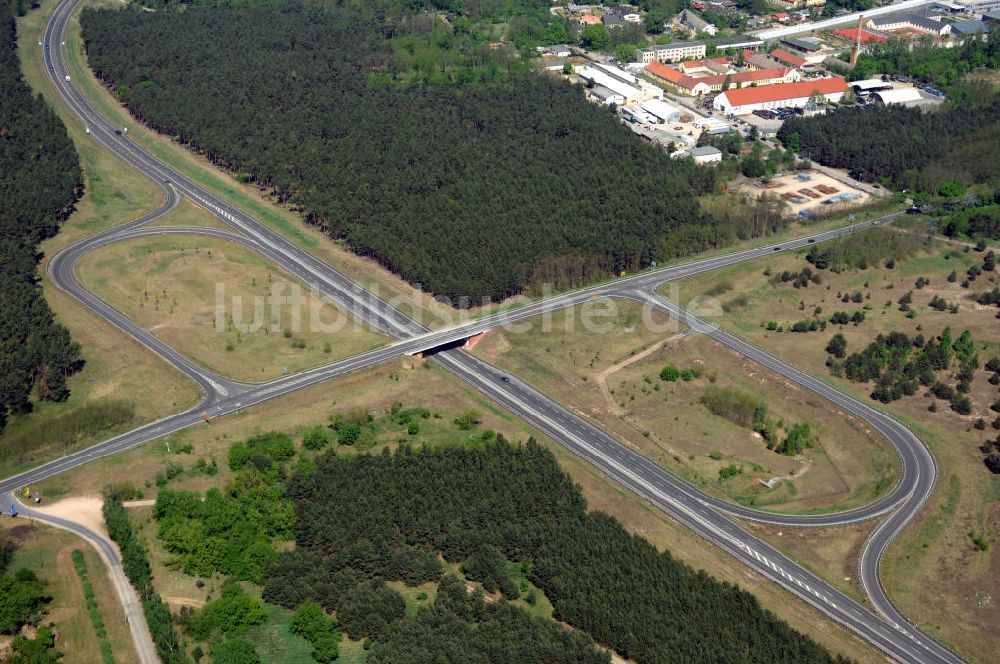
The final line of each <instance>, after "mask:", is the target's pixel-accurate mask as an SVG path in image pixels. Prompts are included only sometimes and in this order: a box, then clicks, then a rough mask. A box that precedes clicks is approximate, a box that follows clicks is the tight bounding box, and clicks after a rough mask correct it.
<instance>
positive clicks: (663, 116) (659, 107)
mask: <svg viewBox="0 0 1000 664" xmlns="http://www.w3.org/2000/svg"><path fill="white" fill-rule="evenodd" d="M640 106H641V107H642V109H643V110H644V111H646V112H647V113H649V114H650V115H652V116H653V117H655V118H656V119H657V120H659V121H660V122H677V121H679V120H680V119H681V116H682V115H684V112H683V111H682V110H681V109H679V108H677V107H676V106H671V105H670V104H668V103H666V102H664V101H662V100H660V99H649V100H646V101H644V102H642V104H640Z"/></svg>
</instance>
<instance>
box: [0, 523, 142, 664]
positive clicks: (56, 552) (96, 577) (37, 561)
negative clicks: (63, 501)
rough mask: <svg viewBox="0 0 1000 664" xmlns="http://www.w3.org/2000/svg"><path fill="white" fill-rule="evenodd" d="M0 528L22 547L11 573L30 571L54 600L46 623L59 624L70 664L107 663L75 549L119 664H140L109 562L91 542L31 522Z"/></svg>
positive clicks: (60, 640) (0, 525)
mask: <svg viewBox="0 0 1000 664" xmlns="http://www.w3.org/2000/svg"><path fill="white" fill-rule="evenodd" d="M0 528H2V529H4V530H5V531H7V534H9V535H10V536H11V539H13V540H14V541H15V542H16V543H17V545H18V548H17V550H16V551H15V553H14V559H13V561H11V564H10V567H9V569H10V570H18V569H21V568H28V569H31V570H33V571H34V572H35V573H36V574H37V575H38V577H39V578H40V579H41V580H42V581H44V582H45V584H46V585H45V590H46V592H47V593H49V594H50V595H51V596H52V598H53V599H52V602H51V603H50V604H49V605H48V607H47V608H48V615H46V616H45V618H44V622H54V623H55V624H56V631H57V633H58V641H57V642H56V643H57V649H59V650H61V651H62V652H63V653H65V657H63V659H61V660H59V661H60V662H64V663H65V664H93V663H94V662H100V661H101V652H100V646H99V643H98V640H97V635H96V633H95V632H94V627H93V625H92V623H91V622H90V615H89V614H88V613H87V609H86V604H85V602H84V596H83V585H82V583H81V582H80V577H79V575H78V574H77V572H76V569H75V568H74V566H73V559H72V553H73V549H80V550H81V551H82V552H83V557H84V560H85V561H86V562H87V570H88V572H89V574H90V582H91V585H92V586H93V588H94V594H95V599H96V601H97V606H98V609H99V610H100V612H101V617H102V618H103V619H104V625H105V628H106V629H107V633H108V635H107V638H108V642H109V643H110V644H111V651H112V653H113V654H114V657H115V661H116V662H118V663H119V664H132V663H133V662H137V661H138V657H137V656H136V653H135V647H134V646H133V644H132V636H131V633H130V632H129V629H128V625H126V623H125V618H124V615H123V614H122V610H121V603H120V602H119V600H118V595H117V593H115V590H114V586H113V585H112V584H111V579H110V578H109V577H108V573H107V569H106V568H105V566H104V562H103V561H102V560H101V558H100V557H99V556H98V555H97V553H96V552H95V551H94V550H93V548H92V547H91V546H90V544H88V543H87V542H85V541H83V540H82V539H80V538H78V537H76V536H74V535H72V534H70V533H68V532H66V531H64V530H59V529H58V528H52V527H49V526H44V525H41V524H34V525H29V523H28V520H27V519H8V518H5V519H2V520H0Z"/></svg>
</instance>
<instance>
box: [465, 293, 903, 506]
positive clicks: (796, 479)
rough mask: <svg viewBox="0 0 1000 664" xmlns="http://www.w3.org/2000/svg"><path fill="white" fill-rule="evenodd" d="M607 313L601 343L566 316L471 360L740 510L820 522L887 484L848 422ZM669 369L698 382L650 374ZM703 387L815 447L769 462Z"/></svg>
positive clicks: (736, 360)
mask: <svg viewBox="0 0 1000 664" xmlns="http://www.w3.org/2000/svg"><path fill="white" fill-rule="evenodd" d="M602 304H603V303H596V304H595V306H601V305H602ZM612 305H613V306H614V307H615V308H616V309H617V316H616V317H614V318H611V317H609V318H608V319H607V321H606V323H607V324H608V325H609V327H608V329H607V330H606V331H605V332H604V333H603V334H602V333H595V332H592V331H588V330H587V329H584V326H583V325H582V324H581V322H580V318H579V316H580V315H581V314H580V312H579V310H576V309H574V310H567V311H565V312H559V313H556V314H554V315H553V316H552V321H551V325H550V326H549V327H550V328H551V329H550V331H548V332H545V331H543V329H542V326H541V325H536V326H535V329H534V330H532V331H530V332H528V333H526V334H513V333H501V332H493V333H490V334H488V335H486V337H485V338H484V339H483V340H482V341H481V342H480V343H479V345H478V346H477V347H476V352H477V353H480V354H482V355H483V356H484V357H485V358H487V359H489V360H490V361H491V362H495V363H497V364H499V365H500V366H502V367H504V368H505V369H507V370H509V371H510V372H511V373H512V374H515V375H517V376H519V377H521V378H523V379H525V380H527V381H528V382H529V383H531V384H533V385H534V386H536V387H537V388H539V389H540V390H542V391H543V392H545V393H546V394H549V395H550V396H553V397H554V398H556V399H557V400H559V401H560V402H561V403H563V404H566V405H568V406H569V407H570V408H572V409H573V410H574V411H576V412H577V413H579V414H582V415H584V416H585V417H588V418H590V419H591V420H593V421H595V422H596V423H597V424H599V425H600V426H602V427H603V428H605V429H606V430H608V431H609V432H611V433H612V434H614V435H616V436H617V437H618V438H619V439H620V440H622V441H624V442H625V443H626V444H628V445H629V446H631V447H632V448H633V449H636V450H637V451H639V452H641V453H643V454H644V455H646V456H648V457H649V458H651V459H653V460H655V461H656V462H657V463H659V464H661V465H663V466H664V467H666V468H668V469H669V470H671V471H673V472H675V473H677V474H678V475H680V476H681V477H683V478H685V479H686V480H688V481H690V482H692V483H693V484H695V485H696V486H698V487H699V488H701V489H703V490H706V491H709V492H711V493H714V494H716V495H719V496H724V497H729V498H731V499H734V500H736V501H738V502H740V503H744V504H750V505H756V506H759V507H766V508H768V509H775V510H780V511H815V510H829V509H832V508H834V507H841V506H846V505H856V504H860V503H864V502H867V501H868V500H870V499H871V498H872V497H873V496H874V495H877V494H878V493H881V492H884V491H885V490H886V489H888V488H889V487H891V486H892V484H893V483H894V477H895V472H896V470H895V462H894V460H893V458H892V456H891V453H890V452H889V451H888V449H887V447H885V446H884V445H883V444H882V443H880V442H878V439H877V438H876V436H875V434H874V433H873V432H872V431H870V430H869V429H868V428H867V427H866V426H864V425H863V423H862V422H860V421H859V420H857V419H856V418H853V417H850V416H848V415H847V414H845V413H842V412H839V411H836V410H833V409H832V408H831V407H830V405H829V404H827V403H826V402H824V401H823V400H821V399H819V398H817V397H815V396H814V395H812V394H811V393H808V392H806V391H805V390H802V389H800V388H797V387H796V386H794V385H792V384H790V383H788V382H787V381H785V380H784V379H781V378H780V377H779V376H777V375H775V374H772V373H771V372H769V371H767V370H765V369H764V368H763V367H760V366H759V365H756V364H754V363H751V362H747V361H745V360H744V359H743V358H741V357H740V356H739V355H737V354H736V353H733V352H732V351H729V350H728V349H726V348H724V347H722V346H720V345H719V344H717V343H715V342H713V341H711V340H710V339H707V338H704V337H700V336H684V334H683V333H682V332H678V331H677V330H676V326H672V325H671V324H670V322H667V321H666V320H665V319H664V318H663V317H662V316H660V315H659V314H656V313H653V312H651V311H650V312H647V315H650V314H651V315H652V317H651V320H650V323H651V324H652V325H662V326H663V327H664V328H671V327H674V328H675V329H671V330H668V331H666V332H657V331H655V328H651V327H650V326H648V325H646V324H644V323H643V320H642V319H643V313H642V310H641V308H640V306H639V305H638V304H635V303H632V302H628V301H614V302H612V303H609V304H608V305H607V306H612ZM572 321H576V322H575V323H572ZM535 322H536V323H537V322H538V321H535ZM570 327H572V328H573V329H572V331H567V330H568V329H569V328H570ZM668 364H670V365H674V366H676V367H677V368H678V369H684V368H693V369H696V370H697V371H698V372H700V374H701V375H700V376H698V377H697V378H694V379H693V380H690V381H685V380H675V381H664V380H662V379H661V378H660V377H659V374H660V371H661V369H662V368H663V367H665V366H667V365H668ZM709 386H712V387H713V388H735V389H738V390H740V391H741V392H743V393H744V394H748V395H751V396H752V397H754V396H755V397H758V398H759V399H760V400H762V401H764V402H765V403H766V404H767V407H768V415H769V417H771V418H773V419H775V420H777V421H779V422H781V421H784V422H786V423H787V424H788V426H791V423H792V422H800V421H804V422H808V423H809V424H810V425H811V427H812V429H813V431H814V433H815V434H816V436H817V444H816V445H815V446H814V447H813V448H812V449H808V450H806V451H805V452H804V453H803V454H801V455H798V456H794V457H793V456H784V455H781V454H778V453H776V452H774V451H771V450H768V449H767V447H766V445H765V443H764V441H763V440H762V439H761V437H760V435H759V434H757V433H755V432H753V431H751V430H750V429H749V428H747V427H742V426H738V425H737V424H734V423H733V422H731V421H729V420H727V419H724V418H722V417H719V416H717V415H714V414H712V413H711V412H710V411H709V410H708V409H707V408H706V407H705V406H704V405H702V403H701V402H700V398H701V397H702V395H703V394H704V393H705V392H706V390H707V389H708V388H709ZM732 464H735V465H736V466H737V467H739V468H740V473H739V474H738V475H737V476H735V477H731V478H728V479H725V480H721V479H720V470H722V469H723V468H725V467H727V466H730V465H732ZM767 481H771V482H772V487H771V488H768V487H766V486H764V485H763V484H762V482H767Z"/></svg>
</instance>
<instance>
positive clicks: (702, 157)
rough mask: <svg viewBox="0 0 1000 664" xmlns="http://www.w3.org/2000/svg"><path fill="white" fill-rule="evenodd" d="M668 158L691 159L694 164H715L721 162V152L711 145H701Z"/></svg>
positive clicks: (680, 151)
mask: <svg viewBox="0 0 1000 664" xmlns="http://www.w3.org/2000/svg"><path fill="white" fill-rule="evenodd" d="M670 156H671V157H673V158H674V159H683V158H684V157H691V158H692V159H694V161H695V163H696V164H717V163H719V162H720V161H722V150H720V149H719V148H713V147H712V146H711V145H702V146H698V147H690V148H685V149H684V150H679V151H677V152H675V153H673V154H672V155H670Z"/></svg>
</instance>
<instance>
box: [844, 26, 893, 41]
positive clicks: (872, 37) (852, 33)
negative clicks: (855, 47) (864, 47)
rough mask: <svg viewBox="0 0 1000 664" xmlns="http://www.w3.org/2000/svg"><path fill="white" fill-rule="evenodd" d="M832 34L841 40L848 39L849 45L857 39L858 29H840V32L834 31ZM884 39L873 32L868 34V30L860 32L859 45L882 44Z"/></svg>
mask: <svg viewBox="0 0 1000 664" xmlns="http://www.w3.org/2000/svg"><path fill="white" fill-rule="evenodd" d="M833 34H835V35H836V36H838V37H841V38H843V39H848V40H850V41H851V43H852V44H853V43H855V42H856V41H857V39H858V29H857V28H841V29H840V30H834V31H833ZM884 41H886V39H885V37H883V36H882V35H877V34H875V33H874V32H869V31H868V30H862V31H861V43H862V44H868V43H870V42H884Z"/></svg>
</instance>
